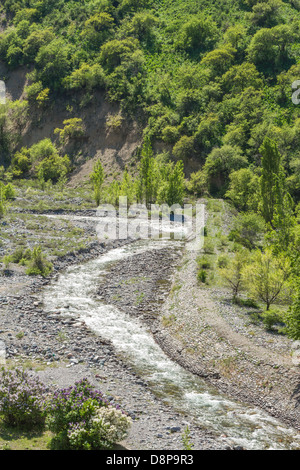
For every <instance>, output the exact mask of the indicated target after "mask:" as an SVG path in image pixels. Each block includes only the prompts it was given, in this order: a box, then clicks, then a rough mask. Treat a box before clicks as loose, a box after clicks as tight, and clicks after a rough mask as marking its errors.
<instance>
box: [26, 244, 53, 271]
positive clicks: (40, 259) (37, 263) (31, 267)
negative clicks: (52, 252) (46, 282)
mask: <svg viewBox="0 0 300 470" xmlns="http://www.w3.org/2000/svg"><path fill="white" fill-rule="evenodd" d="M52 269H53V266H52V264H51V263H50V262H49V261H47V259H46V257H45V255H44V254H43V253H42V249H41V247H40V246H38V247H34V248H33V250H32V255H31V260H30V263H29V264H28V269H27V270H26V274H28V275H29V276H43V277H47V276H48V275H49V274H50V273H51V271H52Z"/></svg>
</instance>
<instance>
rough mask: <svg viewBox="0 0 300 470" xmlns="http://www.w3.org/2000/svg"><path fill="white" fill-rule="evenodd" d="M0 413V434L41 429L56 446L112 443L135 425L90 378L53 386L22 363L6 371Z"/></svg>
mask: <svg viewBox="0 0 300 470" xmlns="http://www.w3.org/2000/svg"><path fill="white" fill-rule="evenodd" d="M0 417H1V420H2V423H1V431H0V433H1V434H0V436H1V435H5V433H7V434H9V433H12V430H13V429H14V430H15V432H16V431H23V432H25V433H26V434H27V435H30V433H34V432H36V433H37V435H39V436H41V435H43V436H44V438H45V435H46V436H47V438H46V442H47V444H46V445H45V448H48V449H52V450H103V449H113V448H114V446H115V444H116V443H118V442H120V441H121V440H123V439H124V438H125V436H126V434H127V432H128V430H129V428H130V425H131V419H130V418H129V417H128V415H127V414H126V413H125V412H124V411H123V410H121V409H120V408H119V407H118V406H112V405H111V404H110V403H109V401H108V400H107V399H105V397H104V396H103V394H102V393H101V392H99V391H98V390H96V389H95V388H94V387H93V386H92V385H91V384H90V383H89V382H88V380H87V379H83V380H82V381H80V382H77V383H76V384H75V385H74V386H72V387H70V388H68V389H56V390H52V389H50V388H49V387H46V386H45V385H44V384H43V383H41V382H40V381H39V380H38V378H36V377H35V376H32V375H30V374H29V373H28V372H26V371H24V370H22V369H15V370H8V369H5V368H3V369H2V371H1V379H0ZM41 440H42V438H41V437H40V438H39V443H40V441H41ZM6 448H7V447H6Z"/></svg>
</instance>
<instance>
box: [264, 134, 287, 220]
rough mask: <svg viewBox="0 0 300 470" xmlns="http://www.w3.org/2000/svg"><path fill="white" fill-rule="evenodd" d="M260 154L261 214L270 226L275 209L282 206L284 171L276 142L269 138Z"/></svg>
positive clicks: (266, 139)
mask: <svg viewBox="0 0 300 470" xmlns="http://www.w3.org/2000/svg"><path fill="white" fill-rule="evenodd" d="M260 153H261V154H262V161H261V164H262V175H261V179H260V185H261V198H262V214H263V217H264V218H265V221H266V222H268V223H270V224H271V225H272V221H273V217H274V213H275V209H276V207H278V206H280V205H282V201H283V197H284V184H285V183H284V169H283V166H282V163H281V155H280V153H279V151H278V147H277V144H276V142H274V141H272V140H271V139H270V138H269V137H266V138H265V139H264V142H263V144H262V146H261V147H260Z"/></svg>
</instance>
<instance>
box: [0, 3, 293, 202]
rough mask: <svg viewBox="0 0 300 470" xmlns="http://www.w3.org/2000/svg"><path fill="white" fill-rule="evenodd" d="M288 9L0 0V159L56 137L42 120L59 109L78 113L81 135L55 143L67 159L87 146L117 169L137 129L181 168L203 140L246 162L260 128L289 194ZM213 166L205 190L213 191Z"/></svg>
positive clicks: (198, 156)
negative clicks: (4, 92) (2, 96)
mask: <svg viewBox="0 0 300 470" xmlns="http://www.w3.org/2000/svg"><path fill="white" fill-rule="evenodd" d="M297 8H298V4H297V2H281V0H270V1H268V2H261V3H260V2H256V1H255V0H254V1H251V0H241V1H240V2H238V1H235V2H229V1H228V2H227V1H219V2H208V1H193V0H189V1H184V2H183V1H179V0H174V1H172V2H161V1H160V2H156V1H154V0H153V1H151V0H145V1H143V2H136V1H135V0H123V1H115V2H112V1H109V0H100V1H95V0H93V1H90V0H86V1H85V2H80V3H78V2H76V1H63V0H61V1H60V2H54V1H53V2H51V1H42V2H37V1H36V0H28V1H4V2H3V5H2V26H1V29H2V30H3V32H2V33H1V36H0V59H1V60H2V66H1V68H0V79H4V81H7V89H8V94H9V95H10V96H11V99H12V102H9V103H8V105H7V109H5V110H2V119H4V121H3V126H2V134H1V139H0V140H1V142H0V145H1V153H2V160H3V159H5V166H7V165H9V164H10V162H11V160H12V158H13V156H14V153H15V151H16V150H17V149H20V148H21V147H23V146H25V147H30V146H31V145H32V144H33V143H36V141H37V140H39V139H43V138H45V137H49V138H50V139H51V140H53V141H54V142H56V143H57V139H55V137H57V136H55V135H54V134H53V131H54V129H55V128H61V127H62V123H63V120H64V119H71V118H77V119H82V120H83V125H84V127H85V129H86V138H87V139H88V141H89V143H85V144H84V145H77V146H75V147H74V146H73V147H72V146H71V147H68V148H67V149H66V150H67V151H68V154H69V156H70V157H71V159H72V160H74V161H75V162H76V165H77V164H82V162H83V161H84V160H85V159H87V158H93V157H95V156H98V157H103V160H104V162H106V160H107V159H108V160H109V161H110V162H111V163H113V162H114V163H115V162H116V161H118V159H120V160H121V161H122V162H123V164H121V167H123V169H124V163H128V162H129V161H130V156H131V155H130V154H133V153H134V152H135V151H136V150H137V148H138V147H140V145H141V139H142V136H143V134H144V135H145V136H149V138H150V139H151V142H152V145H153V146H154V148H155V149H156V151H159V152H162V151H164V152H165V151H167V152H168V154H169V156H170V157H171V158H173V159H175V160H184V162H185V166H186V174H187V175H190V174H191V172H192V171H197V170H199V169H200V168H202V167H203V165H204V163H205V161H206V159H207V157H208V156H210V155H211V152H212V151H213V149H215V148H220V149H222V152H221V155H223V154H224V155H225V156H224V157H223V158H224V159H228V158H230V157H228V155H230V156H231V158H230V159H231V160H233V162H229V165H230V164H231V165H232V166H233V168H232V169H238V168H240V167H241V166H245V165H252V166H253V170H254V171H255V169H256V168H257V167H258V168H259V166H260V153H259V148H260V146H261V144H262V142H263V139H264V137H265V136H266V135H267V136H269V137H270V138H275V139H276V141H277V143H278V146H279V149H280V151H281V153H282V154H283V157H284V159H285V168H286V171H287V173H288V175H289V177H290V179H291V180H292V183H291V184H292V188H291V189H292V191H293V192H294V193H297V196H298V187H297V186H298V183H297V181H298V174H297V173H296V175H295V172H297V165H296V164H295V162H294V160H295V159H297V156H298V153H297V152H298V140H297V139H298V125H299V122H298V120H297V119H298V118H299V107H297V106H295V105H294V104H293V103H292V101H291V84H292V83H293V81H294V80H297V79H298V77H299V67H298V66H297V62H298V60H299V12H298V9H297ZM99 96H100V97H103V98H99ZM104 97H105V100H106V103H107V104H106V105H105V108H104V109H103V107H102V100H103V99H104ZM99 99H100V102H99V101H98V100H99ZM18 100H21V102H22V103H23V105H22V106H18V105H17V104H16V103H18ZM13 103H15V105H14V106H13ZM103 103H104V102H103ZM11 108H13V109H11ZM96 108H97V109H96ZM100 108H101V109H102V110H101V111H100ZM3 113H4V114H5V115H6V117H5V116H4V115H3ZM120 113H121V116H122V119H121V120H120V119H118V117H120ZM108 115H111V116H113V117H115V119H110V120H109V122H108V128H109V129H110V130H113V131H114V132H113V136H112V137H109V138H108V140H107V129H106V127H105V122H106V119H107V117H111V116H108ZM125 123H126V125H125ZM130 123H131V124H130ZM128 126H129V129H130V131H129V132H128ZM12 128H13V129H14V132H13V133H12V132H11V130H12ZM128 133H129V134H130V136H129V139H128V140H129V142H130V143H129V144H128V142H127V143H126V142H125V140H126V136H127V135H128ZM12 134H13V135H12ZM97 140H98V141H97ZM107 147H110V148H111V151H107V152H106V154H104V153H103V152H104V150H103V149H104V148H105V149H107ZM60 151H61V152H62V153H63V152H65V149H64V148H61V149H60ZM80 157H81V158H80ZM212 158H214V157H212ZM243 159H246V162H247V163H246V162H245V160H244V161H243ZM117 166H118V165H117ZM222 170H224V168H220V169H216V173H217V174H215V175H213V178H212V180H213V181H208V182H206V183H207V184H206V185H208V189H209V190H212V191H215V192H221V193H222V192H223V193H224V187H225V186H226V184H227V177H228V176H226V175H223V177H222V178H221V179H220V178H219V174H218V172H219V173H220V171H222ZM229 171H230V168H229ZM223 173H224V171H223ZM225 173H228V170H227V169H226V168H225ZM218 179H219V182H217V186H216V188H215V187H214V182H215V181H217V180H218ZM295 179H297V181H294V180H295ZM211 183H212V184H211ZM196 189H197V191H199V188H198V187H197V188H196Z"/></svg>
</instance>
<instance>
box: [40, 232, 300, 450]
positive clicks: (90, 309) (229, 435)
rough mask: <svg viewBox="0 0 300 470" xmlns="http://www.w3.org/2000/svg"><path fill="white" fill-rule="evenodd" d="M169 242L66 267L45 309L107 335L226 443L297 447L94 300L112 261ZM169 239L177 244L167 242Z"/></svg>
mask: <svg viewBox="0 0 300 470" xmlns="http://www.w3.org/2000/svg"><path fill="white" fill-rule="evenodd" d="M166 243H167V244H168V246H170V241H167V242H164V241H153V240H152V241H151V240H148V241H146V240H144V241H136V242H134V243H131V244H129V245H125V246H123V247H122V248H117V249H111V250H110V251H108V252H107V253H105V254H103V255H101V256H99V257H98V258H97V259H94V260H91V261H88V262H85V263H82V264H78V265H75V266H71V267H69V268H68V269H66V270H65V271H64V272H62V273H61V274H60V275H59V276H58V278H57V279H55V280H53V281H52V283H50V284H49V285H48V286H47V287H46V288H45V289H44V293H43V302H44V307H45V310H46V311H49V312H52V311H54V310H57V309H59V310H60V311H61V312H62V313H65V314H66V315H70V316H74V317H76V318H79V319H80V320H82V321H84V322H85V323H86V324H87V326H88V327H89V328H90V329H91V330H93V331H94V332H95V333H96V334H99V335H100V336H101V337H102V338H103V339H107V340H110V341H111V342H112V343H113V345H114V347H115V350H116V352H117V354H118V355H119V356H120V357H121V358H122V360H123V361H124V362H126V363H127V364H128V365H130V366H131V367H132V368H133V369H134V370H135V372H136V373H138V374H139V376H141V377H142V378H143V379H144V380H145V381H146V382H147V383H148V386H149V388H150V390H151V391H152V392H153V393H154V394H155V395H156V396H157V397H159V398H160V399H161V400H162V401H163V402H165V403H167V404H168V405H170V406H172V407H173V408H174V410H176V411H178V412H184V413H185V414H188V415H189V416H190V417H191V419H193V420H194V421H195V422H196V423H198V424H199V425H200V426H201V427H204V428H207V429H208V430H209V431H212V432H214V433H216V434H217V435H219V436H226V442H228V441H229V442H231V443H232V444H233V445H237V446H242V447H243V448H245V449H251V450H255V449H258V450H260V449H270V450H272V449H286V450H288V449H300V434H299V433H298V432H297V431H295V430H294V429H290V428H288V427H287V426H286V425H284V424H282V423H281V422H280V421H278V420H276V419H274V418H272V417H270V416H269V415H268V414H266V413H265V412H263V411H261V410H259V409H257V408H254V407H251V406H248V405H245V404H243V403H239V402H237V401H234V400H232V399H230V398H228V397H226V396H224V395H222V394H220V393H219V392H218V391H217V390H216V389H214V388H213V387H211V386H209V385H208V384H207V383H206V382H205V381H204V380H203V379H201V378H199V377H197V376H194V375H193V374H191V373H189V372H187V371H185V370H184V369H183V368H182V367H180V366H179V365H178V364H176V363H175V362H173V361H172V360H171V359H169V358H168V357H167V356H166V354H165V353H164V352H163V351H162V350H161V349H160V347H159V346H158V345H157V343H156V342H155V341H154V339H153V337H152V335H151V332H150V331H149V330H148V329H147V327H146V326H145V325H144V324H143V323H142V322H141V321H139V320H138V319H136V318H133V317H132V316H129V315H127V314H126V313H124V312H123V311H120V310H119V309H118V308H117V307H115V306H113V305H106V304H105V303H104V302H103V301H102V300H99V299H97V296H96V291H97V289H98V288H99V286H100V285H101V280H102V279H104V276H105V274H106V273H107V271H108V270H109V268H110V266H111V265H112V263H116V262H118V261H119V260H124V259H128V260H130V258H131V257H132V256H133V255H135V254H138V253H142V252H145V251H147V250H159V249H161V248H164V247H165V246H166V245H165V244H166ZM172 243H174V244H180V242H178V241H173V242H172Z"/></svg>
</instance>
